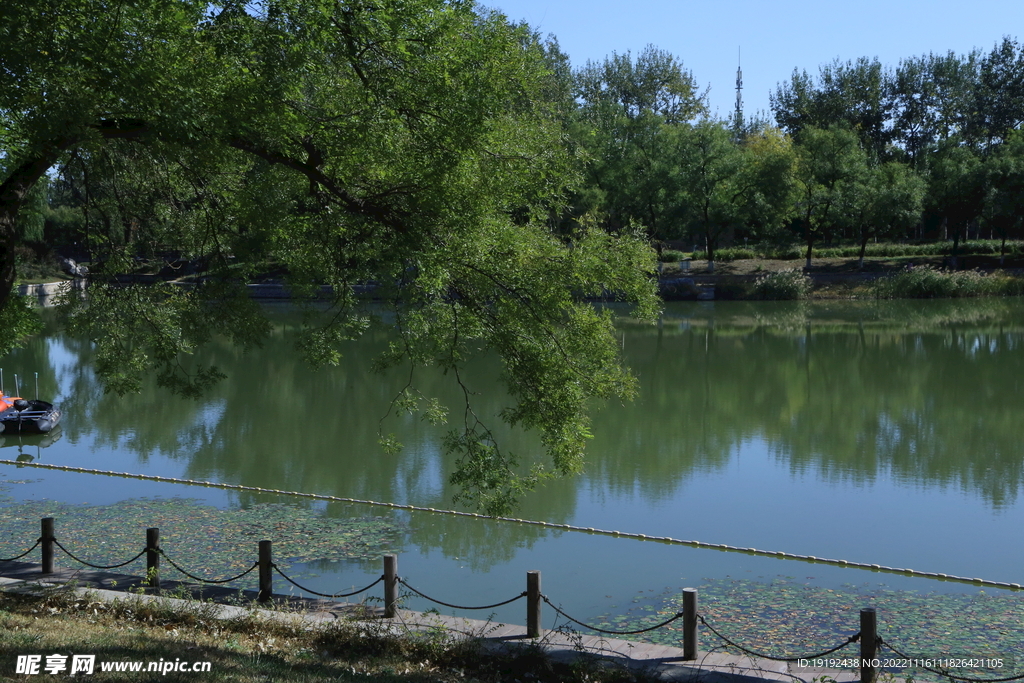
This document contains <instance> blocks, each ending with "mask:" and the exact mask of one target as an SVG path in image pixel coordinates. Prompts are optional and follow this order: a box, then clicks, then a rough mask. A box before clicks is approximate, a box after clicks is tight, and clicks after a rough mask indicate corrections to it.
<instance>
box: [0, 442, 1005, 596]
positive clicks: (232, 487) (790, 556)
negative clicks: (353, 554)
mask: <svg viewBox="0 0 1024 683" xmlns="http://www.w3.org/2000/svg"><path fill="white" fill-rule="evenodd" d="M0 465H15V466H17V467H37V468H40V469H47V470H59V471H61V472H79V473H82V474H100V475H103V476H107V477H121V478H124V479H141V480H143V481H160V482H166V483H170V484H186V485H188V486H204V487H207V488H215V489H225V490H228V491H252V492H254V493H265V494H271V495H278V496H295V497H298V498H308V499H311V500H324V501H328V502H332V503H356V504H358V505H373V506H377V507H385V508H391V509H393V510H411V511H413V512H433V513H435V514H442V515H454V516H456V517H473V518H476V519H487V520H493V521H497V522H513V523H516V524H529V525H532V526H539V527H543V528H546V529H560V530H563V531H579V532H583V533H588V534H597V535H601V536H614V537H616V538H632V539H635V540H639V541H654V542H657V543H668V544H671V545H685V546H689V547H691V548H708V549H710V550H721V551H723V552H734V553H744V554H746V555H759V556H761V557H774V558H776V559H779V560H799V561H801V562H810V563H812V564H830V565H835V566H837V567H851V568H854V569H865V570H868V571H873V572H884V573H886V574H900V575H902V576H917V577H920V578H925V579H938V580H939V581H955V582H958V583H969V584H972V585H975V586H991V587H993V588H1007V589H1010V590H1020V589H1021V584H1019V583H1007V582H1005V581H989V580H988V579H975V578H970V577H966V576H955V575H953V574H941V573H938V572H920V571H917V570H915V569H902V568H898V567H887V566H885V565H878V564H868V563H866V562H851V561H849V560H834V559H831V558H827V557H816V556H814V555H798V554H796V553H784V552H780V551H777V550H760V549H758V548H742V547H739V546H734V545H726V544H724V543H705V542H703V541H687V540H683V539H679V538H672V537H671V536H650V535H647V534H636V533H631V532H628V531H613V530H608V529H596V528H594V527H583V526H575V525H573V524H556V523H554V522H541V521H537V520H533V519H518V518H516V517H491V516H488V515H481V514H479V513H477V512H462V511H460V510H445V509H443V508H428V507H422V506H419V505H403V504H401V503H382V502H380V501H377V500H361V499H359V498H343V497H341V496H327V495H323V494H320V493H302V492H301V491H282V490H281V489H266V488H261V487H259V486H244V485H242V484H222V483H217V482H210V481H196V480H194V479H177V478H175V477H160V476H157V475H153V474H132V473H131V472H110V471H107V470H94V469H89V468H86V467H71V466H68V465H49V464H45V463H35V462H19V461H17V460H0Z"/></svg>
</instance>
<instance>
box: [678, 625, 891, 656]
mask: <svg viewBox="0 0 1024 683" xmlns="http://www.w3.org/2000/svg"><path fill="white" fill-rule="evenodd" d="M697 619H699V620H700V623H702V624H704V625H705V626H707V627H708V630H710V631H711V632H712V633H714V634H715V635H716V636H718V637H719V638H721V639H722V640H724V641H725V642H726V643H727V644H728V645H731V646H732V647H734V648H736V649H737V650H742V651H743V652H745V653H746V654H748V655H750V656H751V657H760V658H761V659H770V660H772V661H775V662H796V661H799V660H801V659H818V658H820V657H824V656H825V655H830V654H832V653H833V652H837V651H839V650H842V649H843V648H844V647H846V646H848V645H851V644H852V643H856V642H857V641H858V640H860V633H859V632H858V633H854V634H853V635H852V636H850V637H849V638H847V639H846V641H845V642H843V643H842V644H840V645H836V646H835V647H833V648H831V649H829V650H825V651H824V652H819V653H818V654H813V655H801V656H799V657H775V656H772V655H766V654H764V653H763V652H755V651H754V650H748V649H747V648H745V647H743V646H742V645H740V644H739V643H737V642H735V641H733V640H730V639H728V638H726V637H725V636H723V635H722V634H721V633H719V632H718V630H717V629H715V627H714V626H712V625H711V624H709V623H708V622H707V620H706V619H704V616H703V615H701V614H698V615H697ZM879 642H881V639H879Z"/></svg>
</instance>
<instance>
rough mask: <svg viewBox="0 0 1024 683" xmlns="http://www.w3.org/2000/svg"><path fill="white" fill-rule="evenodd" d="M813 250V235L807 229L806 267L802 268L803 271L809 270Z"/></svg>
mask: <svg viewBox="0 0 1024 683" xmlns="http://www.w3.org/2000/svg"><path fill="white" fill-rule="evenodd" d="M813 249H814V233H813V232H811V231H810V230H809V229H808V231H807V265H805V266H804V270H810V269H811V251H812V250H813Z"/></svg>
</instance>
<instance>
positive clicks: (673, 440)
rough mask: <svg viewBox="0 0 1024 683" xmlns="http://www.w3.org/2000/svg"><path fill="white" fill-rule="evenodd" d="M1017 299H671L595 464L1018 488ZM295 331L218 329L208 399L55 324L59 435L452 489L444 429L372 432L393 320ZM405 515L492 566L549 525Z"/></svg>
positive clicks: (272, 474) (677, 480)
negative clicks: (101, 379) (254, 339)
mask: <svg viewBox="0 0 1024 683" xmlns="http://www.w3.org/2000/svg"><path fill="white" fill-rule="evenodd" d="M894 304H899V305H894ZM1022 311H1024V309H1022V307H1021V305H1020V303H1019V302H1008V301H1004V300H984V301H971V302H964V303H957V304H952V305H950V304H949V303H948V302H913V304H908V303H907V302H886V303H885V304H883V305H873V304H858V305H854V306H847V305H845V304H844V305H842V306H839V305H835V304H828V305H824V306H819V305H808V304H800V303H788V304H782V303H780V304H737V305H732V306H730V305H722V304H716V306H715V307H714V308H713V309H711V308H705V307H700V306H690V307H671V308H670V309H669V312H668V313H669V315H668V316H667V317H666V320H665V322H664V324H663V325H661V326H660V327H644V328H627V330H628V331H627V333H626V340H625V353H626V360H627V362H628V364H629V365H630V366H631V367H632V368H633V370H634V371H635V372H636V373H637V374H638V375H639V377H640V396H639V398H638V400H637V401H636V402H634V403H631V404H626V405H607V406H603V407H602V408H601V409H600V410H599V411H598V412H597V413H596V415H595V422H594V432H595V437H596V438H595V439H594V441H593V442H592V443H591V444H590V445H589V447H588V451H589V452H588V464H587V473H586V474H585V475H584V476H585V477H586V480H587V481H588V482H589V488H590V490H591V491H592V494H593V495H595V496H605V501H606V503H607V504H609V505H613V504H614V502H615V499H616V498H624V499H629V498H632V497H634V496H639V497H643V498H644V499H647V500H658V499H665V498H669V497H671V496H673V495H676V492H677V491H678V490H679V486H680V484H681V482H683V481H685V480H686V478H687V477H690V476H692V475H693V474H694V473H699V472H702V471H715V470H719V469H721V468H723V467H724V466H725V465H726V464H727V463H728V462H729V461H730V458H731V457H732V456H733V454H734V453H735V452H736V451H737V449H738V448H739V447H740V446H741V444H743V443H744V442H745V441H749V440H751V439H765V440H767V441H768V442H769V444H770V446H771V449H772V452H773V453H774V454H775V456H776V457H777V458H780V459H782V460H783V461H785V462H788V463H789V466H790V467H791V469H792V470H793V471H794V472H805V471H809V470H813V471H814V472H816V473H817V476H819V477H821V478H823V479H826V480H849V481H855V482H870V481H872V480H873V479H874V478H876V477H878V476H879V475H881V474H890V475H891V476H893V477H896V478H898V479H901V480H903V481H906V482H915V483H917V484H919V485H924V486H936V485H937V486H943V487H945V486H958V487H960V488H961V489H963V490H965V491H969V492H972V493H974V494H975V495H980V496H982V497H984V499H985V500H987V501H989V503H990V504H992V505H993V506H996V507H998V506H1001V505H1005V504H1008V503H1010V502H1012V501H1013V500H1014V499H1015V497H1016V495H1017V493H1018V491H1019V489H1020V486H1021V479H1022V473H1021V465H1020V452H1019V451H1020V449H1019V447H1018V445H1017V444H1018V441H1019V438H1018V434H1019V430H1018V429H1017V427H1018V424H1017V423H1018V421H1019V415H1021V414H1022V410H1021V408H1022V407H1024V406H1022V405H1021V403H1022V401H1024V399H1022V398H1021V393H1020V392H1019V390H1018V389H1019V382H1018V378H1019V377H1021V376H1022V372H1021V370H1022V368H1021V367H1020V365H1021V363H1022V362H1024V360H1022V357H1021V351H1022V348H1021V346H1022V345H1024V324H1022V323H1020V322H1018V321H1020V320H1021V319H1022V315H1021V314H1022ZM777 322H778V323H780V324H776V323H777ZM292 332H293V330H292V329H290V328H289V327H288V325H287V324H282V325H279V326H278V327H277V328H276V329H275V332H274V334H273V336H272V337H271V338H270V339H268V341H267V343H266V345H265V347H264V348H263V349H262V350H260V351H258V352H256V353H254V354H251V355H249V356H242V355H240V354H239V353H238V352H237V351H236V350H235V349H233V348H231V347H229V346H227V345H226V344H213V345H211V346H210V347H209V348H208V349H205V350H204V351H203V352H202V353H201V354H200V357H198V358H197V359H196V360H197V362H200V363H203V364H215V365H218V366H220V367H222V368H223V369H225V371H226V372H227V373H228V375H229V379H228V380H227V381H225V382H223V383H222V384H221V385H219V386H218V387H217V388H216V389H215V390H214V391H213V392H212V393H211V395H210V396H209V397H207V398H205V399H203V400H202V401H199V402H194V401H187V400H182V399H179V398H176V397H171V396H168V395H166V394H165V393H164V392H162V391H161V390H159V389H157V388H155V387H147V388H146V389H145V390H144V391H143V392H142V393H141V394H139V395H136V396H129V397H126V398H124V399H119V398H116V397H110V396H107V397H105V396H103V393H102V389H101V388H100V387H99V385H98V384H97V383H96V381H95V379H94V377H93V375H92V373H91V372H90V371H89V369H88V363H89V359H90V352H89V348H88V345H87V344H83V343H81V342H78V341H75V340H68V339H66V338H61V339H62V342H61V343H63V344H65V346H66V348H67V349H68V351H69V353H71V354H72V355H76V356H78V357H79V359H80V361H79V364H78V366H77V367H76V368H74V369H72V370H68V371H67V375H68V376H67V377H65V378H64V379H63V380H62V381H63V384H64V386H66V387H68V391H67V392H66V394H67V395H66V397H65V399H64V402H63V407H64V408H65V411H66V413H67V415H68V417H67V420H68V422H67V423H66V424H65V427H66V429H65V432H66V434H67V435H68V437H67V438H72V439H73V438H74V435H75V433H77V432H86V431H89V432H92V434H93V436H94V438H95V443H96V445H97V447H99V448H111V449H114V448H116V449H126V450H129V451H131V452H134V453H137V454H138V456H139V457H140V458H141V459H143V460H145V459H146V458H147V456H148V454H149V453H163V454H165V455H167V456H169V457H172V458H176V459H181V460H183V461H184V462H185V463H186V473H187V476H189V477H191V478H196V479H216V480H220V481H226V482H235V483H240V484H245V485H249V486H259V487H266V488H281V489H288V490H296V491H313V492H319V493H325V494H329V495H338V496H345V497H355V498H366V499H372V500H382V501H394V502H410V503H415V504H417V505H424V506H428V507H449V506H450V505H451V494H452V491H451V490H450V488H449V487H448V486H447V474H448V473H449V472H450V471H452V469H453V468H454V462H453V460H452V458H451V457H449V456H447V455H445V454H444V453H443V451H442V449H441V446H440V439H441V435H442V433H443V431H444V430H443V428H435V427H432V426H430V425H428V424H427V423H425V422H423V421H421V420H420V419H419V417H418V416H408V415H401V416H397V417H396V416H392V417H389V418H388V419H387V420H386V423H385V425H384V431H385V432H392V431H393V432H396V433H398V435H399V438H400V440H401V441H403V442H404V443H405V444H406V450H405V451H404V452H402V453H400V454H399V455H396V456H387V455H384V454H383V453H382V452H381V450H380V448H379V447H378V444H377V426H378V422H379V420H380V419H381V417H382V416H383V415H384V414H385V413H386V412H387V409H388V404H389V402H390V401H391V399H392V398H393V397H394V395H395V393H396V392H397V391H398V389H399V388H400V387H401V386H402V384H403V383H404V380H405V377H404V376H401V377H400V376H399V373H395V374H392V375H388V376H385V377H382V376H380V375H376V374H373V373H372V372H370V371H369V366H370V362H371V360H372V359H373V358H374V357H375V356H376V355H377V354H378V353H379V352H380V351H382V350H383V349H384V348H385V346H386V344H387V342H388V334H387V332H385V331H379V330H378V331H375V332H372V333H370V334H368V335H366V337H364V338H363V339H361V340H360V341H358V342H353V343H352V344H351V348H350V350H349V351H348V353H347V354H346V357H345V358H344V359H343V361H342V364H341V365H340V366H338V367H331V368H323V369H318V370H313V369H310V368H308V367H307V366H306V365H305V364H304V363H303V362H302V361H301V360H300V359H299V357H298V354H297V353H296V352H295V350H294V336H293V334H292ZM33 345H35V346H33ZM32 349H36V350H35V351H32ZM44 350H45V345H44V344H42V342H41V341H39V340H34V341H33V342H32V345H30V347H29V349H27V351H29V352H33V353H35V354H36V356H35V357H33V358H31V359H30V361H29V362H31V363H37V364H38V365H39V367H43V366H44V364H45V362H46V357H45V353H44ZM20 362H22V363H24V362H25V361H20ZM498 371H499V369H498V367H497V364H496V363H495V362H494V361H493V359H481V360H476V361H474V362H473V363H472V364H470V366H469V367H468V368H467V372H466V373H465V374H464V376H465V377H468V378H469V379H470V381H471V382H472V384H473V387H472V388H473V389H475V390H476V391H478V392H479V393H478V395H477V396H475V400H476V402H477V406H478V409H479V411H480V413H481V414H482V415H496V414H497V413H498V412H499V411H500V410H501V408H502V407H504V405H505V401H506V399H505V396H504V393H503V392H501V391H494V390H493V389H494V387H496V386H497V384H496V381H497V380H496V378H497V376H498ZM40 375H41V380H42V376H43V373H42V372H40ZM418 384H419V386H420V388H421V389H422V390H423V391H424V393H425V394H428V395H436V396H439V397H440V398H441V399H442V400H443V401H444V402H446V403H447V404H448V405H449V406H450V407H451V408H452V410H453V419H457V417H458V415H460V414H461V412H460V399H461V396H460V394H459V393H458V392H457V391H456V387H454V386H453V383H452V382H451V381H450V378H446V377H444V376H442V375H441V374H440V373H436V372H423V373H421V374H420V376H419V381H418ZM41 387H42V382H41ZM494 422H495V425H494V426H495V427H496V433H497V435H498V437H499V439H501V441H502V443H503V444H505V446H506V447H507V448H509V449H510V450H512V451H513V452H517V453H523V454H533V453H536V452H538V450H539V449H538V444H537V441H536V439H535V438H534V437H532V436H531V435H522V434H519V433H514V432H508V431H506V430H502V429H501V428H500V427H499V426H498V425H497V421H496V420H495V421H494ZM526 459H527V458H524V460H526ZM580 490H581V482H580V481H578V480H559V481H554V482H551V483H549V484H548V485H547V486H545V487H544V488H543V489H541V490H540V491H539V492H537V493H536V494H534V495H531V496H528V497H527V498H526V499H525V500H524V502H523V507H522V509H521V511H520V512H519V513H518V514H519V515H520V516H522V517H524V518H532V519H546V520H550V521H554V522H565V521H568V520H570V519H571V518H572V515H573V513H574V510H575V509H576V501H577V499H578V498H577V497H578V495H579V491H580ZM240 500H242V498H240ZM413 529H414V533H413V539H412V541H413V543H416V544H418V545H420V546H421V547H424V548H431V547H439V548H441V549H443V550H444V552H445V553H447V554H449V555H452V556H458V557H472V558H473V561H479V562H480V563H482V565H481V566H486V565H487V564H489V563H494V562H502V561H505V560H507V559H509V558H511V557H512V556H513V555H514V553H515V549H516V546H517V545H529V544H532V543H533V542H534V541H535V540H536V539H537V538H540V537H542V535H543V534H544V533H546V532H545V531H543V530H540V529H536V528H534V527H520V526H514V525H507V524H504V525H503V524H496V523H485V524H475V523H466V520H463V519H459V518H446V517H442V516H429V519H428V518H427V517H426V516H424V517H423V519H420V516H417V517H416V520H415V523H414V525H413ZM471 551H472V552H471Z"/></svg>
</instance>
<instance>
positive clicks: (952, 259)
mask: <svg viewBox="0 0 1024 683" xmlns="http://www.w3.org/2000/svg"><path fill="white" fill-rule="evenodd" d="M959 246H960V226H957V227H955V228H953V251H952V252H950V254H949V266H950V268H952V269H953V270H956V250H957V248H958V247H959Z"/></svg>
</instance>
